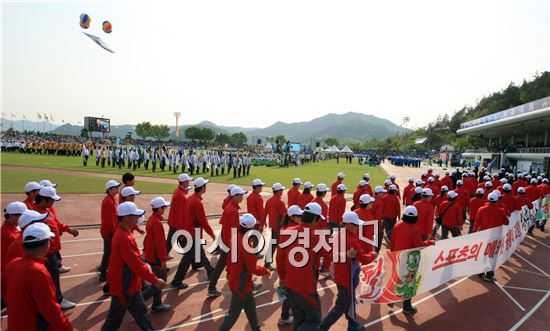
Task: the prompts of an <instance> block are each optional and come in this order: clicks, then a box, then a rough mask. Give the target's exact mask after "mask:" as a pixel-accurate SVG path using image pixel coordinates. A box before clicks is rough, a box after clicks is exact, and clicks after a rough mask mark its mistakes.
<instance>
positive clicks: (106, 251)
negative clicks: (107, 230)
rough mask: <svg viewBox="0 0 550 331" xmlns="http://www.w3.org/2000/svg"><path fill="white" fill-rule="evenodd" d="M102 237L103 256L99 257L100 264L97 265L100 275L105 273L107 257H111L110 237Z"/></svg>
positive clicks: (107, 265) (107, 263)
mask: <svg viewBox="0 0 550 331" xmlns="http://www.w3.org/2000/svg"><path fill="white" fill-rule="evenodd" d="M102 237H103V257H102V258H101V265H100V266H99V272H100V273H101V276H105V275H106V274H107V268H108V267H109V258H110V257H111V240H112V239H113V238H112V237H111V238H106V237H104V236H102Z"/></svg>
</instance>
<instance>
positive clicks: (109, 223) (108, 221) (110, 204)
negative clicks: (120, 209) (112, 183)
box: [99, 194, 118, 240]
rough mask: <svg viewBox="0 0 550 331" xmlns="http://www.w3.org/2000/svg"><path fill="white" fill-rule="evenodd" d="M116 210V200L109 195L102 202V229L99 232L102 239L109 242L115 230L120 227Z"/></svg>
mask: <svg viewBox="0 0 550 331" xmlns="http://www.w3.org/2000/svg"><path fill="white" fill-rule="evenodd" d="M116 208H117V205H116V201H115V198H114V197H112V196H110V195H109V194H107V195H105V197H104V198H103V201H102V202H101V229H100V230H99V232H100V233H101V236H102V237H104V238H108V239H109V240H110V238H112V237H113V235H114V233H115V229H116V228H117V227H118V217H117V211H116Z"/></svg>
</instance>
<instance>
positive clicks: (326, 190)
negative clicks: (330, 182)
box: [317, 183, 330, 192]
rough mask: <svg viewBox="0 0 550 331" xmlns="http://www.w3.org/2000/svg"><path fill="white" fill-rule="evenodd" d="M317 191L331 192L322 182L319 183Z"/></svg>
mask: <svg viewBox="0 0 550 331" xmlns="http://www.w3.org/2000/svg"><path fill="white" fill-rule="evenodd" d="M317 191H319V192H329V191H330V190H329V189H328V187H327V185H326V184H324V183H321V184H317Z"/></svg>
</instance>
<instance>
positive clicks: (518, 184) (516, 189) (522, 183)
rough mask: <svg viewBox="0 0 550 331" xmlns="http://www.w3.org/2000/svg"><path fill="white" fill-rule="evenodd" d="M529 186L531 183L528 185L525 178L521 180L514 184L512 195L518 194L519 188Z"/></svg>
mask: <svg viewBox="0 0 550 331" xmlns="http://www.w3.org/2000/svg"><path fill="white" fill-rule="evenodd" d="M527 186H529V183H527V182H526V181H525V180H524V179H523V178H520V179H518V180H516V181H515V182H514V183H513V184H512V193H514V194H517V193H518V188H520V187H527Z"/></svg>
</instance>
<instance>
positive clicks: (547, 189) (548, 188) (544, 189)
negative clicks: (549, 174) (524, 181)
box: [537, 183, 550, 199]
mask: <svg viewBox="0 0 550 331" xmlns="http://www.w3.org/2000/svg"><path fill="white" fill-rule="evenodd" d="M537 187H538V188H539V192H540V198H541V199H542V198H544V197H545V196H547V195H549V194H550V184H546V183H542V184H540V185H539V186H537Z"/></svg>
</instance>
